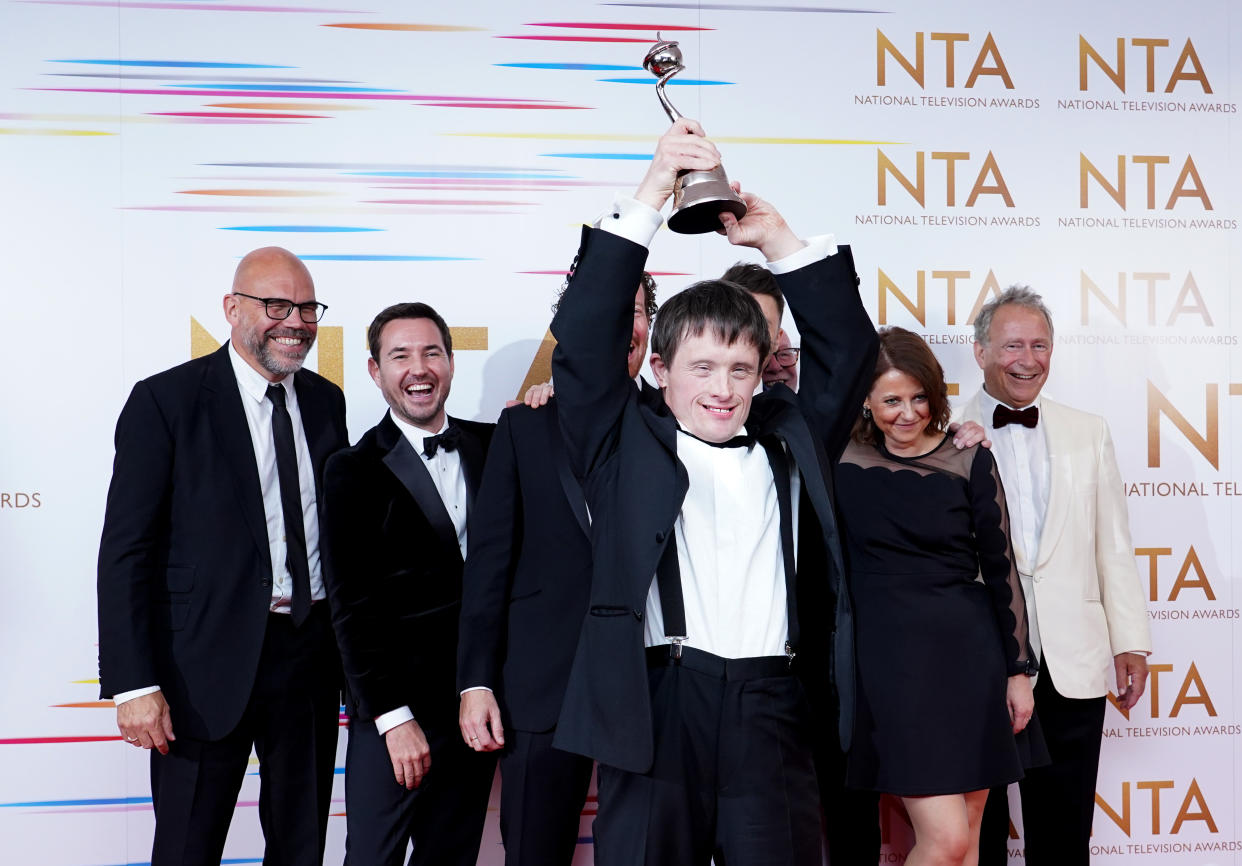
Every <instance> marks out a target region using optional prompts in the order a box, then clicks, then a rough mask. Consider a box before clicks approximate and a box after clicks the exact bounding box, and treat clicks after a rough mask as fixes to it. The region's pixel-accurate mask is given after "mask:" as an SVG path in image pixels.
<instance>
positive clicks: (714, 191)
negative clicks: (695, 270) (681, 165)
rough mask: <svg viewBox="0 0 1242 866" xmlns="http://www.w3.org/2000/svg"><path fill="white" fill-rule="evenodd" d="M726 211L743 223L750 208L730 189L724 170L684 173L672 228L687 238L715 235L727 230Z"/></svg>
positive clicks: (671, 218) (670, 220)
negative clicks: (713, 233) (722, 216)
mask: <svg viewBox="0 0 1242 866" xmlns="http://www.w3.org/2000/svg"><path fill="white" fill-rule="evenodd" d="M725 211H728V212H730V213H731V214H733V215H734V216H735V217H737V218H738V219H739V220H740V219H741V218H742V217H744V216H746V204H745V203H744V202H743V201H742V200H741V199H740V198H738V197H737V195H736V194H735V193H734V192H733V188H732V187H731V186H729V177H728V175H726V174H725V171H724V168H723V167H722V166H719V165H718V166H716V167H715V168H713V169H712V170H711V171H687V172H683V173H682V175H681V176H680V177H678V178H677V183H676V184H675V185H674V186H673V212H672V214H670V215H669V218H668V227H669V229H670V230H672V231H675V232H677V233H678V234H683V235H701V234H706V233H707V232H714V231H717V230H719V229H721V228H723V226H722V225H721V224H720V214H722V213H724V212H725Z"/></svg>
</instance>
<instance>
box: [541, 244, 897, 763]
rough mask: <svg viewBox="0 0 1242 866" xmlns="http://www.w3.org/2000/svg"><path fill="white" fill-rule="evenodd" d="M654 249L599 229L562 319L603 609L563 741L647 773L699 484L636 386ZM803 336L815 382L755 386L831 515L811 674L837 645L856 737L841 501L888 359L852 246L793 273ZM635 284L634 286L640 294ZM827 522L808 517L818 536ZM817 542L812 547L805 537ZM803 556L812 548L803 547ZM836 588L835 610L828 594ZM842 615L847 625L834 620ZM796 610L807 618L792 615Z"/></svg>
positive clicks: (840, 686)
mask: <svg viewBox="0 0 1242 866" xmlns="http://www.w3.org/2000/svg"><path fill="white" fill-rule="evenodd" d="M646 257H647V250H646V249H645V248H643V247H642V246H640V245H638V244H635V243H633V242H631V241H628V240H625V239H624V238H620V237H617V236H615V235H612V234H610V233H608V232H604V231H601V230H597V229H584V231H583V238H582V246H581V248H580V250H579V258H578V267H577V270H576V271H575V272H574V274H573V276H572V278H571V280H570V283H569V287H568V289H567V290H566V292H565V295H564V297H563V298H562V300H561V304H560V307H559V309H558V311H557V315H556V318H555V319H554V320H553V322H552V332H553V334H554V335H555V336H556V338H557V341H558V342H557V347H556V351H555V353H554V354H553V371H554V377H555V379H556V387H557V396H558V400H559V401H560V420H561V428H562V431H563V432H564V434H565V441H566V445H567V447H568V450H569V454H570V459H571V462H572V463H573V466H574V469H575V471H576V472H577V473H578V474H579V475H580V476H581V477H582V478H583V479H584V483H583V486H584V489H585V491H586V497H587V502H588V503H589V505H590V509H591V515H592V517H593V519H594V522H593V524H592V531H593V547H594V559H595V568H594V572H593V576H592V586H591V598H590V605H589V609H588V614H587V617H586V619H585V620H584V622H583V626H582V633H581V637H580V640H579V644H578V650H577V654H576V656H575V658H574V664H573V668H572V670H571V673H570V678H569V685H568V688H567V690H566V694H565V703H564V707H563V709H562V712H561V717H560V721H559V724H558V725H557V734H556V740H555V744H556V745H557V746H558V747H559V748H563V749H566V750H568V751H573V752H578V753H581V754H584V755H589V756H592V757H594V758H596V759H598V760H599V761H601V762H603V763H606V764H610V765H612V766H615V767H618V768H620V769H622V770H628V771H631V772H639V773H641V772H645V771H646V770H648V769H649V768H650V766H651V760H652V721H651V709H650V699H649V695H648V689H647V673H646V664H645V660H644V655H643V618H644V616H645V608H646V598H647V592H648V590H649V588H650V586H651V580H652V576H653V575H654V574H655V570H656V564H657V562H658V561H659V558H660V555H661V552H662V551H663V549H664V545H665V544H666V543H671V542H672V537H673V524H674V521H675V519H676V517H677V515H678V513H679V512H680V510H681V505H682V501H683V499H684V497H685V494H686V490H687V487H688V480H687V476H686V471H685V467H684V466H683V465H682V464H681V462H680V461H679V460H678V459H677V448H676V430H677V424H676V419H675V418H674V417H673V415H672V413H671V412H670V411H669V410H668V409H667V407H666V406H665V405H664V403H663V402H662V401H655V400H650V399H647V398H646V397H644V396H640V395H639V394H637V393H636V392H635V390H634V389H633V388H632V387H630V386H629V385H628V379H627V377H626V366H625V355H626V351H627V349H628V346H629V340H630V330H631V328H632V324H631V321H632V318H633V313H632V304H633V301H632V297H633V292H632V291H630V290H629V289H628V287H630V286H632V285H634V284H636V283H637V282H638V280H639V275H640V272H641V271H642V268H643V265H644V263H645V261H646ZM777 279H778V281H779V283H780V285H781V289H782V291H783V292H784V293H785V297H786V299H787V300H788V302H789V306H790V309H791V310H792V311H793V314H794V319H795V321H796V322H797V325H798V331H799V333H800V334H801V336H802V352H803V355H802V364H803V368H802V390H801V391H800V393H799V394H797V395H794V394H793V392H791V391H790V390H789V389H788V388H783V387H780V388H774V389H772V390H771V391H769V392H768V393H767V394H762V395H759V396H757V397H755V398H754V402H753V403H752V405H751V411H750V417H749V419H748V422H747V428H748V430H749V431H750V432H751V433H752V434H754V435H765V434H766V435H775V436H777V437H778V438H780V439H781V440H782V441H783V442H784V443H785V444H786V446H787V448H788V450H789V453H790V454H791V456H792V457H793V459H794V461H795V462H796V464H797V465H798V468H799V469H800V471H801V476H802V482H803V496H804V500H803V501H804V502H808V503H809V504H810V505H811V508H810V509H806V508H803V509H802V510H801V512H800V523H803V524H805V523H806V522H807V521H815V522H817V524H818V527H819V529H820V532H819V533H818V534H817V540H818V541H819V542H820V544H822V546H823V549H824V553H825V555H824V556H823V557H820V558H819V560H820V561H821V562H822V563H823V564H824V565H825V566H826V569H825V570H823V571H818V572H816V573H808V572H807V570H806V569H805V567H804V568H803V569H801V570H800V572H801V573H800V574H799V575H798V582H797V586H796V588H795V593H794V598H795V600H796V607H797V611H796V613H795V616H796V617H797V621H798V623H799V625H800V631H801V638H800V641H799V645H798V647H797V650H798V652H799V655H800V656H801V657H802V659H801V661H802V663H803V666H804V668H806V669H807V670H806V671H805V672H806V674H807V675H809V677H810V678H811V680H812V681H814V680H815V679H817V678H823V679H826V678H827V676H828V671H827V669H826V661H827V658H828V657H829V649H830V648H831V663H832V667H833V671H832V673H833V675H834V676H833V680H834V682H835V685H836V689H837V693H838V697H839V702H840V713H841V724H840V730H841V733H842V740H843V745H844V744H847V743H848V736H849V732H850V730H851V727H852V718H853V711H854V661H853V617H852V614H851V610H850V604H849V594H848V592H846V591H845V584H844V567H843V564H842V556H841V545H840V541H839V538H838V532H837V526H836V520H835V517H834V514H833V502H832V492H831V477H832V476H831V467H832V465H833V464H834V463H835V461H836V458H837V457H838V456H839V454H840V451H841V450H842V448H844V445H845V442H846V440H847V438H848V436H849V431H850V427H851V426H852V424H853V420H854V418H855V416H856V415H857V413H858V407H859V406H860V405H861V403H862V398H863V394H864V393H865V391H866V388H867V386H868V385H869V384H870V381H871V375H872V373H873V371H874V368H875V352H876V336H875V329H874V327H873V326H872V324H871V321H870V319H868V317H867V314H866V311H865V310H864V309H863V307H862V303H861V301H860V300H859V297H858V292H857V288H856V287H857V280H858V278H857V276H856V275H855V273H854V264H853V258H852V256H851V254H850V250H849V248H848V247H842V248H840V250H839V251H838V252H837V254H836V255H834V256H830V257H828V258H826V259H824V260H823V261H820V262H817V263H815V264H813V265H810V266H808V267H805V268H801V269H799V270H797V271H795V272H793V273H790V274H786V275H783V276H780V277H778V278H777ZM627 293H628V297H627ZM808 536H812V534H811V533H809V532H807V531H806V528H805V527H804V528H803V531H802V537H803V538H804V539H806V538H807V537H808ZM800 554H801V552H800ZM800 558H801V556H800ZM831 595H835V596H836V604H835V610H834V608H833V607H829V606H828V605H827V604H826V599H827V598H829V597H830V596H831ZM829 623H831V626H830V625H829ZM791 625H792V624H791Z"/></svg>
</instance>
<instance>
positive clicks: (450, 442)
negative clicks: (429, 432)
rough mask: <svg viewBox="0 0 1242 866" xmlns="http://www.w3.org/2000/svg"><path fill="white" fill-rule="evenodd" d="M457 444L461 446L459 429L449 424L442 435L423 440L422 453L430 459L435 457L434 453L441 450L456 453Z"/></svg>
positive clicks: (438, 434)
mask: <svg viewBox="0 0 1242 866" xmlns="http://www.w3.org/2000/svg"><path fill="white" fill-rule="evenodd" d="M459 444H461V428H460V427H458V426H457V425H455V424H450V425H449V428H448V429H447V430H445V431H444V432H443V433H437V434H436V435H435V436H426V437H424V438H423V453H424V454H426V455H427V457H428V459H430V458H432V457H435V456H436V452H437V451H438V450H440V449H441V448H443V449H444V450H445V451H456V450H457V446H458V445H459Z"/></svg>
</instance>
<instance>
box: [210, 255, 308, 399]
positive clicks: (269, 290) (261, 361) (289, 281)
mask: <svg viewBox="0 0 1242 866" xmlns="http://www.w3.org/2000/svg"><path fill="white" fill-rule="evenodd" d="M265 301H288V302H289V303H290V304H294V305H297V304H306V303H308V302H309V303H312V304H313V303H314V301H315V283H314V281H313V280H312V279H311V275H310V271H308V270H307V269H306V265H304V264H302V260H301V259H299V258H298V257H297V256H295V255H294V254H293V253H291V252H289V251H288V250H286V249H281V248H280V247H263V248H261V249H257V250H255V251H253V252H251V253H247V254H246V255H245V256H244V257H243V258H242V260H241V262H240V263H239V264H238V265H237V271H236V272H235V273H234V274H233V290H232V292H230V293H229V294H227V295H225V296H224V315H225V318H227V319H228V321H229V325H231V326H232V342H233V347H234V348H235V349H236V350H237V353H238V354H239V355H241V356H242V358H244V359H245V361H246V363H248V364H249V365H250V366H251V367H253V368H254V369H256V370H258V371H259V372H260V373H261V374H262V375H263V376H264V377H265V378H266V379H267V380H268V381H271V382H278V381H280V380H281V379H283V378H284V377H285V376H288V375H289V374H291V373H295V372H297V370H298V369H299V368H300V367H301V366H302V363H303V362H304V361H305V360H306V355H307V353H309V352H310V349H311V346H312V345H314V343H315V335H316V334H317V333H318V332H319V326H318V324H317V323H316V322H306V321H303V320H302V313H301V310H299V309H298V308H297V307H296V306H295V307H293V309H291V310H289V315H288V316H286V317H285V318H284V319H277V318H273V317H272V315H271V314H272V313H273V312H277V311H278V310H279V307H278V306H277V305H273V304H266V303H264V302H265Z"/></svg>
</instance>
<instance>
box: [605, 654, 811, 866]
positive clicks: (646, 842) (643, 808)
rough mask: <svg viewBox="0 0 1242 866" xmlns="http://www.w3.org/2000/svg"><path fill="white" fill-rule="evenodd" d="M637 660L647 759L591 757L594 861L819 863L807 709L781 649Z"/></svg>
mask: <svg viewBox="0 0 1242 866" xmlns="http://www.w3.org/2000/svg"><path fill="white" fill-rule="evenodd" d="M648 659H649V670H648V684H649V687H650V689H651V704H652V707H651V710H652V723H653V726H654V734H655V760H654V763H653V765H652V768H651V770H650V771H649V772H646V773H627V772H625V771H622V770H618V769H616V768H614V767H608V766H605V765H603V764H601V765H600V768H599V814H598V816H597V817H596V819H595V862H596V864H597V866H639V864H645V866H707V864H708V862H709V861H711V860H712V859H713V858H715V863H716V866H820V863H821V853H820V811H819V796H818V792H817V788H816V778H815V766H814V760H813V756H812V731H811V728H812V724H811V712H810V708H809V706H808V704H807V701H806V696H805V695H804V694H803V691H802V685H801V683H800V682H799V681H798V679H797V678H796V677H794V676H792V675H790V672H789V667H788V664H787V662H786V660H785V658H784V657H783V656H782V657H764V658H758V659H729V660H726V659H722V658H719V657H718V656H714V655H711V654H709V653H705V652H701V651H696V650H693V649H685V650H684V655H683V657H682V659H681V660H680V662H679V663H676V664H673V663H670V661H669V652H668V649H667V648H665V647H656V648H652V649H650V650H648Z"/></svg>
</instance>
